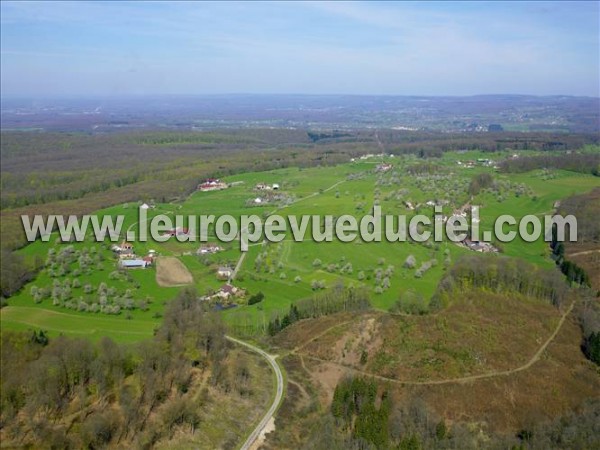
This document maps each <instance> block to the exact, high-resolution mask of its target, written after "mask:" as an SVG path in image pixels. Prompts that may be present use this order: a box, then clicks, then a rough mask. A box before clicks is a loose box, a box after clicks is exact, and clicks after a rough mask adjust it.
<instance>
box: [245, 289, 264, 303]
mask: <svg viewBox="0 0 600 450" xmlns="http://www.w3.org/2000/svg"><path fill="white" fill-rule="evenodd" d="M264 298H265V294H263V293H262V292H258V293H256V294H254V295H253V296H251V297H250V298H249V299H248V305H255V304H256V303H260V302H262V301H263V300H264Z"/></svg>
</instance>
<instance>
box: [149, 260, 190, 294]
mask: <svg viewBox="0 0 600 450" xmlns="http://www.w3.org/2000/svg"><path fill="white" fill-rule="evenodd" d="M156 282H157V283H158V285H159V286H163V287H170V286H184V285H186V284H192V283H193V282H194V278H193V277H192V274H191V273H190V271H189V270H188V269H187V267H185V265H184V264H183V263H182V262H181V261H179V259H177V258H175V257H173V256H161V257H160V258H157V260H156Z"/></svg>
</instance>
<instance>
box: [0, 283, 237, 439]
mask: <svg viewBox="0 0 600 450" xmlns="http://www.w3.org/2000/svg"><path fill="white" fill-rule="evenodd" d="M227 352H228V350H227V343H226V340H225V337H224V326H223V325H222V323H221V322H220V319H219V316H217V315H215V314H214V313H212V312H209V311H207V310H205V309H204V307H203V306H202V304H201V303H200V302H198V301H197V294H196V293H195V292H194V291H192V290H185V291H182V292H181V293H180V294H179V295H178V296H177V297H176V298H175V299H174V300H173V301H171V302H170V304H169V306H168V308H167V310H166V312H165V319H164V323H163V325H162V326H161V327H160V328H159V329H158V330H157V332H156V335H155V336H154V338H153V339H152V340H148V341H145V342H142V343H140V344H138V345H136V346H131V347H125V346H121V345H118V344H116V343H114V342H113V341H112V340H111V339H110V338H108V337H105V338H102V340H101V341H100V342H99V343H98V344H96V345H94V344H92V343H91V342H90V341H88V340H86V339H73V338H67V337H64V336H57V337H52V338H50V339H48V337H47V335H46V334H45V333H43V332H33V333H32V334H27V333H16V332H9V331H5V332H3V333H2V355H1V360H0V361H1V369H2V379H1V388H2V389H1V397H0V399H1V405H2V411H1V420H2V422H1V423H2V440H3V444H6V445H10V446H18V447H30V448H61V449H69V448H104V447H106V446H119V447H123V448H151V447H152V446H153V445H154V444H155V443H156V442H157V441H158V440H161V439H169V438H170V437H171V436H172V435H173V434H174V433H175V432H180V433H192V434H193V433H194V430H195V428H196V427H197V426H198V424H199V421H200V413H201V408H202V405H203V401H201V400H200V401H199V399H201V398H202V396H200V397H196V395H197V392H194V389H196V388H197V386H196V385H197V380H198V379H202V378H204V377H206V378H207V379H208V380H209V383H211V384H212V385H214V386H224V387H223V389H224V391H227V390H229V389H231V385H232V382H231V380H230V379H229V377H230V375H229V374H228V372H227V370H226V367H224V365H225V363H224V361H225V358H226V356H227Z"/></svg>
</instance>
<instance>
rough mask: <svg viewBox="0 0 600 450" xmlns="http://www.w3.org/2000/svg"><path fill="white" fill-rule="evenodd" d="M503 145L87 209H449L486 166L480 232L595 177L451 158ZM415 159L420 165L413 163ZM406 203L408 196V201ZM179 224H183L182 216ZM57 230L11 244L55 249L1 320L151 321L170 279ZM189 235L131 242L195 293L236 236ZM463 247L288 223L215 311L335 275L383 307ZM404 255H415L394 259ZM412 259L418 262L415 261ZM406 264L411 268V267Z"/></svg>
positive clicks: (127, 212)
mask: <svg viewBox="0 0 600 450" xmlns="http://www.w3.org/2000/svg"><path fill="white" fill-rule="evenodd" d="M526 153H527V152H521V154H526ZM530 153H532V154H534V152H530ZM509 156H510V153H508V152H504V153H494V154H491V156H490V154H489V153H483V152H476V151H470V152H447V153H445V154H444V156H443V157H442V158H438V159H428V160H422V159H418V158H416V157H415V156H404V157H386V158H385V162H386V163H390V164H392V165H393V168H392V169H391V170H389V171H387V172H385V173H380V172H377V171H376V167H377V165H378V164H379V163H381V162H382V159H381V158H380V157H373V158H370V159H366V160H357V161H355V162H348V163H345V164H340V165H336V166H331V167H316V168H308V169H300V168H285V169H277V170H271V171H267V172H251V173H245V174H239V175H235V176H230V177H226V178H224V181H226V182H227V183H230V184H232V186H231V187H230V188H228V189H226V190H222V191H213V192H195V193H194V194H192V195H191V196H189V197H188V198H187V199H186V200H185V201H183V202H180V203H154V202H153V201H152V199H140V201H139V202H138V203H137V204H136V203H129V204H121V205H115V206H113V207H111V208H107V209H103V210H100V211H98V212H97V214H98V215H99V216H101V217H102V216H105V215H110V216H116V215H123V216H124V224H123V229H122V232H121V234H122V236H124V233H125V232H126V231H127V230H131V231H134V232H135V233H136V235H139V230H140V226H141V225H143V224H140V223H138V215H137V210H138V206H139V204H141V203H142V202H149V203H152V204H154V205H155V207H154V208H153V209H150V210H148V220H151V219H152V218H153V217H154V216H157V215H159V214H165V215H167V216H170V217H173V215H174V214H181V215H184V216H186V215H195V216H200V215H215V216H219V215H223V214H230V215H232V216H234V217H236V218H239V217H240V216H241V215H244V214H257V215H259V216H262V217H266V216H267V215H269V214H272V213H277V214H280V215H282V216H284V217H286V216H292V215H295V216H301V215H303V214H310V215H313V214H321V215H324V214H330V215H333V216H335V217H339V216H341V215H344V214H350V215H354V216H355V217H357V218H359V219H360V217H362V216H363V215H364V214H368V213H370V212H371V209H372V207H373V205H377V204H378V205H380V206H381V207H382V212H383V214H384V215H385V214H395V215H399V214H405V215H407V216H408V220H410V217H411V216H412V215H414V214H416V213H423V214H428V215H430V216H432V215H433V208H432V207H431V206H427V205H425V203H426V202H428V201H436V202H441V203H444V206H443V214H445V215H448V216H449V215H451V214H452V212H453V211H454V210H455V209H456V208H459V207H460V206H462V205H464V204H465V203H466V202H468V201H470V200H471V199H470V195H469V194H468V187H469V183H470V181H471V179H472V178H473V176H474V175H476V174H478V173H483V172H488V173H490V174H492V176H493V177H494V181H495V183H496V187H497V188H496V189H495V190H492V189H483V190H482V191H481V192H480V193H479V194H478V195H476V196H475V197H474V198H473V199H472V201H471V203H472V204H474V205H479V206H480V217H481V224H480V228H481V231H482V232H483V231H486V230H492V229H493V223H494V220H495V218H496V217H498V216H499V215H501V214H511V215H513V216H514V217H515V218H517V220H518V219H519V218H521V217H523V216H525V215H528V214H533V215H537V216H539V217H542V216H543V215H544V214H549V213H551V212H552V210H553V204H554V202H556V201H557V200H559V199H561V198H565V197H568V196H570V195H573V194H577V193H583V192H587V191H589V190H591V189H593V188H594V187H597V186H599V185H600V181H599V179H598V178H596V177H593V176H591V175H584V174H579V173H575V172H567V171H561V170H552V171H547V170H536V171H532V172H527V173H521V174H503V173H498V172H497V171H496V170H494V169H493V168H492V167H489V166H484V165H481V164H476V165H475V167H474V168H465V167H464V165H461V164H458V162H459V161H468V160H473V161H476V160H477V159H479V158H493V159H495V160H497V161H499V160H501V159H504V158H506V157H509ZM423 164H429V165H430V166H431V167H429V168H428V169H426V170H421V169H415V167H417V168H418V167H421V166H423ZM258 183H266V184H273V183H277V184H279V185H280V189H279V190H278V191H271V192H273V193H274V192H277V195H278V196H279V197H278V198H277V199H276V200H274V201H263V202H262V203H261V204H255V203H254V201H253V200H254V199H255V198H257V197H260V198H263V199H265V200H266V199H268V195H267V194H265V192H263V191H256V190H255V189H254V187H255V185H256V184H258ZM407 203H410V204H412V205H415V206H416V208H415V209H414V210H412V209H410V208H408V207H407V206H406V205H407ZM182 226H183V227H187V224H186V223H184V224H182ZM309 226H312V224H309ZM196 231H197V232H198V231H199V230H196ZM307 234H308V233H307ZM57 238H58V235H57V234H53V235H52V236H51V238H50V240H49V242H42V241H40V240H38V241H36V242H34V243H31V244H29V245H27V246H26V247H24V248H23V249H21V250H19V253H20V254H22V255H23V256H24V257H26V258H32V259H33V258H38V259H40V260H42V261H54V260H55V259H57V258H58V260H59V262H58V263H57V262H56V261H54V266H52V264H51V265H50V266H47V268H46V269H44V270H42V271H41V272H40V273H39V275H38V276H37V278H36V279H35V280H33V281H32V282H31V283H29V284H28V285H27V286H25V288H24V289H23V290H22V291H21V292H19V293H18V294H17V295H15V296H14V297H12V298H11V299H10V301H9V306H7V307H5V308H3V309H2V310H1V321H2V322H1V323H2V327H3V328H5V329H34V328H41V329H44V330H47V331H49V332H50V333H51V334H58V333H65V334H72V335H79V336H88V337H90V338H92V339H97V338H99V337H101V336H103V335H109V336H111V337H113V338H114V339H115V340H119V341H126V342H130V341H136V340H139V339H143V338H145V337H149V336H151V335H152V333H153V330H154V329H155V327H156V326H157V325H158V324H159V323H160V320H161V315H162V311H163V309H164V306H165V303H166V302H168V301H169V299H171V298H173V297H174V295H175V294H176V292H177V291H178V289H179V288H178V287H161V286H159V285H158V284H157V283H156V279H155V268H153V267H150V268H146V269H132V270H129V271H127V272H125V273H123V272H122V271H118V270H117V260H116V258H115V255H114V254H113V252H112V251H111V250H110V245H111V243H109V242H108V238H107V240H106V242H100V243H99V242H94V240H93V238H92V237H91V236H87V237H86V239H85V241H84V242H72V243H61V242H59V241H58V240H57ZM209 241H211V242H216V239H215V238H214V234H213V233H212V232H209ZM200 245H201V244H200V243H199V242H179V241H177V239H175V238H171V239H170V240H169V241H167V242H153V241H148V242H135V243H134V250H135V253H136V254H137V255H138V256H144V255H146V254H147V253H148V251H149V250H155V251H156V252H157V253H158V254H159V255H164V256H175V257H178V258H179V259H180V260H181V261H182V262H183V264H184V265H185V266H186V267H187V269H188V270H189V271H190V273H191V274H192V276H193V279H194V283H193V285H194V287H195V288H196V289H197V290H198V292H199V293H200V294H206V293H210V292H214V291H215V290H217V289H219V288H220V287H221V286H222V285H223V281H219V280H217V278H216V276H215V272H216V268H217V267H219V266H222V265H228V266H230V267H235V265H236V264H237V263H238V261H239V259H240V257H241V255H242V252H241V251H240V246H239V242H238V241H233V242H230V243H224V244H220V245H221V246H222V247H223V248H224V251H221V252H218V253H216V254H212V255H203V256H201V257H200V256H197V255H196V250H197V249H198V247H199V246H200ZM499 246H500V248H501V250H502V252H503V253H504V254H506V255H508V256H514V257H520V258H524V259H526V260H528V261H529V262H532V263H535V264H538V265H540V266H547V267H550V266H551V265H552V264H553V262H552V260H551V259H550V258H549V248H548V246H547V244H546V243H545V242H543V241H542V240H541V239H540V240H538V241H536V242H533V243H524V242H522V241H520V240H519V239H517V240H515V241H514V242H510V243H501V244H499ZM67 247H70V250H69V251H68V252H67V251H66V250H65V249H66V248H67ZM61 252H62V253H61ZM69 252H70V253H69ZM468 252H469V250H468V249H466V248H465V247H463V246H459V245H456V244H454V243H452V242H449V241H443V242H440V243H431V244H428V243H416V242H396V243H389V242H386V241H385V239H384V241H383V242H369V243H367V242H363V241H361V240H360V239H357V240H355V241H354V242H350V243H343V242H340V241H337V240H335V239H334V241H333V242H320V243H317V242H314V241H312V240H308V239H305V240H304V241H303V242H294V241H293V240H292V236H291V232H288V234H287V236H286V239H285V240H283V241H282V242H278V243H263V242H258V243H255V244H252V245H251V246H250V248H249V250H248V252H247V254H246V255H245V257H244V258H243V262H242V264H241V267H240V271H239V273H238V275H237V278H236V280H235V281H234V284H235V285H236V286H238V287H241V288H244V289H245V290H246V291H247V296H246V299H247V298H248V297H249V296H251V295H253V294H256V293H258V292H262V293H263V294H264V300H263V301H262V302H260V303H257V304H254V305H251V306H248V305H246V304H245V303H246V301H245V300H240V301H238V306H237V307H235V308H231V309H228V310H225V311H223V315H224V317H225V320H226V321H227V322H228V323H230V324H236V323H240V322H246V323H255V324H262V325H264V324H266V323H267V322H268V321H269V320H270V319H271V318H272V317H273V315H274V314H277V313H281V312H283V311H285V310H287V308H288V307H289V305H290V304H291V303H292V302H293V301H294V300H297V299H300V298H305V297H309V296H312V295H313V294H314V292H316V291H319V290H321V289H327V288H331V287H333V286H336V285H340V284H343V285H345V286H366V287H367V288H368V289H369V290H370V291H371V292H372V294H371V298H372V304H373V307H374V308H375V309H378V310H389V309H390V308H391V307H392V306H393V305H394V304H395V303H396V302H397V301H398V299H399V298H400V297H401V296H402V295H403V294H404V293H406V292H409V291H412V292H415V293H418V294H420V295H421V296H423V297H424V298H425V299H428V298H430V297H431V295H432V294H433V293H434V291H435V289H436V286H437V284H438V282H439V280H440V279H441V277H442V276H443V274H444V271H445V270H446V268H447V267H448V266H449V265H450V264H452V262H453V261H454V260H456V258H458V257H460V255H461V254H465V253H468ZM67 253H68V254H69V255H71V256H69V255H67V256H64V258H70V259H69V260H68V261H67V262H61V261H62V260H61V258H63V256H61V255H63V254H67ZM410 255H412V256H413V257H414V260H415V263H414V265H411V267H405V262H406V260H407V258H408V257H409V256H410ZM82 258H83V260H84V261H83V262H82ZM423 265H425V266H423ZM51 267H54V269H52V268H51ZM423 267H425V268H424V270H420V269H421V268H423ZM417 271H419V272H420V273H419V274H418V275H417V273H416V272H417ZM75 279H77V282H75V281H74V280H75ZM48 293H50V294H48ZM57 293H58V294H57ZM59 294H60V295H59ZM103 298H104V300H103ZM53 299H54V300H53ZM111 299H112V303H111ZM103 301H104V303H105V304H108V305H109V306H110V305H113V307H114V305H115V304H119V305H120V311H119V312H118V313H104V312H99V311H96V312H92V311H90V310H89V307H90V305H91V304H93V303H98V304H100V306H98V308H101V309H103V308H102V307H101V306H102V302H103ZM66 302H70V303H68V304H67V303H66ZM82 303H85V305H87V306H85V305H83V304H82ZM65 305H66V306H65ZM86 308H88V310H85V309H86ZM95 308H96V307H95ZM106 310H107V309H106V308H104V309H103V311H106ZM108 310H109V311H110V310H111V309H110V308H108Z"/></svg>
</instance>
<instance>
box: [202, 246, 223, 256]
mask: <svg viewBox="0 0 600 450" xmlns="http://www.w3.org/2000/svg"><path fill="white" fill-rule="evenodd" d="M221 250H223V249H222V248H221V247H219V246H218V245H215V244H208V245H203V246H201V247H200V248H199V249H198V250H197V251H196V254H197V255H211V254H213V253H217V252H220V251H221Z"/></svg>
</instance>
